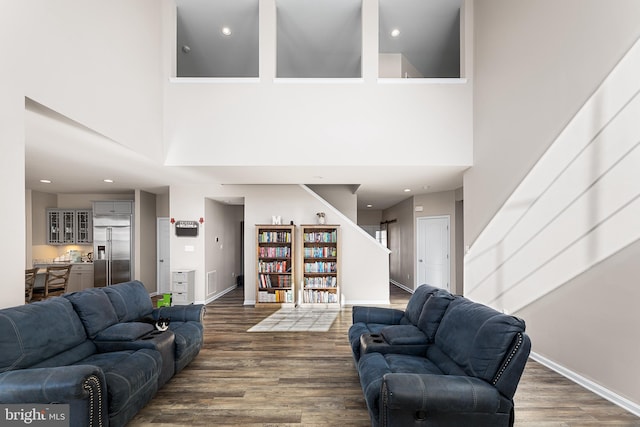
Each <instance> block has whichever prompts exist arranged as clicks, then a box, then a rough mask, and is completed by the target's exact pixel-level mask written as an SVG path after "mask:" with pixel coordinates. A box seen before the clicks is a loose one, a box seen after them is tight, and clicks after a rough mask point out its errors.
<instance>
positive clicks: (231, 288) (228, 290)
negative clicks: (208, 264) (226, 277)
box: [195, 285, 238, 305]
mask: <svg viewBox="0 0 640 427" xmlns="http://www.w3.org/2000/svg"><path fill="white" fill-rule="evenodd" d="M237 287H238V285H233V286H230V287H228V288H227V289H224V290H222V291H221V292H220V293H217V294H215V295H214V296H212V297H209V298H207V299H205V300H204V301H196V302H195V304H205V305H206V304H209V303H210V302H211V301H215V300H217V299H218V298H220V297H221V296H222V295H224V294H228V293H229V292H231V291H232V290H234V289H235V288H237Z"/></svg>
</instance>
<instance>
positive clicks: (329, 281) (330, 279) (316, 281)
mask: <svg viewBox="0 0 640 427" xmlns="http://www.w3.org/2000/svg"><path fill="white" fill-rule="evenodd" d="M337 286H338V278H337V277H335V276H323V277H305V278H304V287H305V288H335V287H337Z"/></svg>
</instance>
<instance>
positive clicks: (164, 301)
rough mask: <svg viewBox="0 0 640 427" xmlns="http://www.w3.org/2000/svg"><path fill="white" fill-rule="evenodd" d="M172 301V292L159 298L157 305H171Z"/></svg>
mask: <svg viewBox="0 0 640 427" xmlns="http://www.w3.org/2000/svg"><path fill="white" fill-rule="evenodd" d="M171 302H172V298H171V294H162V298H160V299H159V300H158V302H157V306H156V307H158V308H160V307H171Z"/></svg>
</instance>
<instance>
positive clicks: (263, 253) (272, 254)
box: [258, 246, 291, 258]
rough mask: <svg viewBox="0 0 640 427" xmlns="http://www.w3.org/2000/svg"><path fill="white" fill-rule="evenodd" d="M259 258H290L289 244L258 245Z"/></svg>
mask: <svg viewBox="0 0 640 427" xmlns="http://www.w3.org/2000/svg"><path fill="white" fill-rule="evenodd" d="M258 256H259V257H260V258H291V248H290V247H289V246H260V247H258Z"/></svg>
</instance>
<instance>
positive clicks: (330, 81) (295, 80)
mask: <svg viewBox="0 0 640 427" xmlns="http://www.w3.org/2000/svg"><path fill="white" fill-rule="evenodd" d="M273 83H276V84H280V83H282V84H345V83H347V84H354V83H356V84H361V83H364V79H363V78H362V77H353V78H350V77H347V78H342V77H336V78H330V77H329V78H314V77H310V78H306V77H301V78H290V77H276V78H275V79H273Z"/></svg>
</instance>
